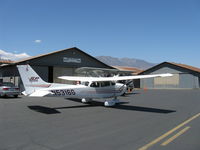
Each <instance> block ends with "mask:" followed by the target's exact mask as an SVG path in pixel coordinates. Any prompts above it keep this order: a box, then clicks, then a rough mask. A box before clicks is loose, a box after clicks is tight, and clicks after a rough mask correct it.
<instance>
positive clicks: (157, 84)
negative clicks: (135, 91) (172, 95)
mask: <svg viewBox="0 0 200 150" xmlns="http://www.w3.org/2000/svg"><path fill="white" fill-rule="evenodd" d="M160 73H172V74H173V76H172V77H165V78H150V79H141V80H140V87H141V88H149V89H198V88H200V69H199V68H195V67H192V66H188V65H184V64H178V63H171V62H163V63H161V64H158V65H156V66H154V67H152V68H150V69H147V70H145V71H143V72H141V73H140V74H141V75H142V74H160Z"/></svg>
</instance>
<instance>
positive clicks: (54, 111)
mask: <svg viewBox="0 0 200 150" xmlns="http://www.w3.org/2000/svg"><path fill="white" fill-rule="evenodd" d="M68 100H71V101H74V102H79V103H81V100H79V99H68ZM127 103H128V102H121V103H119V104H117V105H115V106H113V107H108V109H120V110H127V111H141V112H149V113H161V114H168V113H173V112H176V111H175V110H168V109H158V108H151V107H141V106H132V105H127ZM88 107H105V106H104V103H103V102H99V101H94V100H93V101H92V102H90V103H88V104H82V105H76V106H67V107H53V108H51V107H45V106H39V105H34V106H28V108H29V109H31V110H33V111H36V112H40V113H44V114H59V113H61V112H60V111H58V110H61V109H75V108H88Z"/></svg>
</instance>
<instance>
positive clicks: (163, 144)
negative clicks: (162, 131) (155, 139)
mask: <svg viewBox="0 0 200 150" xmlns="http://www.w3.org/2000/svg"><path fill="white" fill-rule="evenodd" d="M188 129H190V127H189V126H188V127H185V128H184V129H183V130H181V131H179V132H178V133H177V134H175V135H174V136H172V137H171V138H169V139H168V140H166V141H165V142H163V143H162V144H161V145H162V146H166V145H167V144H169V143H171V142H172V141H173V140H175V139H176V138H177V137H179V136H180V135H182V134H183V133H185V132H186V131H187V130H188Z"/></svg>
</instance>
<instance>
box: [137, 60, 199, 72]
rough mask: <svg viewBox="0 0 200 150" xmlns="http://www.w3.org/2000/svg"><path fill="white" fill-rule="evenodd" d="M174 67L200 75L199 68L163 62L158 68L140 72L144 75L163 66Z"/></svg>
mask: <svg viewBox="0 0 200 150" xmlns="http://www.w3.org/2000/svg"><path fill="white" fill-rule="evenodd" d="M166 64H168V65H173V66H176V67H179V68H183V69H186V70H189V71H192V72H196V73H200V68H197V67H193V66H189V65H185V64H180V63H174V62H163V63H160V64H158V65H156V66H153V67H151V68H149V69H147V70H145V71H142V72H140V73H139V74H144V73H146V72H148V71H151V70H154V69H155V68H157V67H161V66H163V65H166Z"/></svg>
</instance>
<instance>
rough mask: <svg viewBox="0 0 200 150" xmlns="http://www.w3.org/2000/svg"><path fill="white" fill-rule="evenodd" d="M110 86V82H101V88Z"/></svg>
mask: <svg viewBox="0 0 200 150" xmlns="http://www.w3.org/2000/svg"><path fill="white" fill-rule="evenodd" d="M104 86H110V82H101V87H104Z"/></svg>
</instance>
